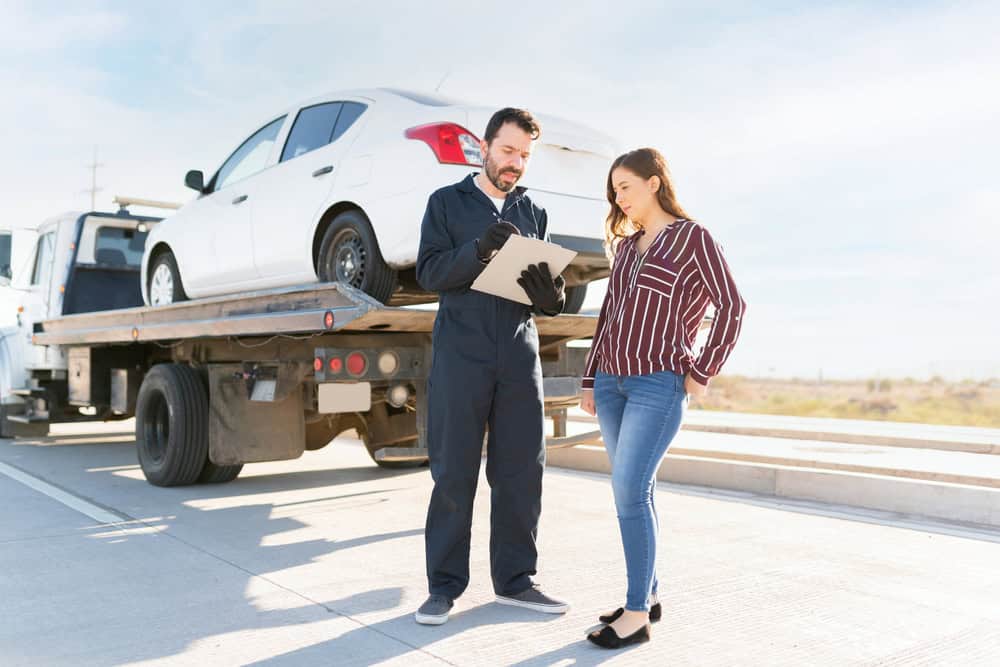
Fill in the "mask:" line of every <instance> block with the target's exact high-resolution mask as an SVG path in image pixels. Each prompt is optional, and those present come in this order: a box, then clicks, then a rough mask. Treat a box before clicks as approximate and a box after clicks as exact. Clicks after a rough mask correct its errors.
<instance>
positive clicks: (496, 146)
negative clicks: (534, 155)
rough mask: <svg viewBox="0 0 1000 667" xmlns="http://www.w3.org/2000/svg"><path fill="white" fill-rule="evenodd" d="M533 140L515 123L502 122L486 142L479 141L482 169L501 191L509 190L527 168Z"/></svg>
mask: <svg viewBox="0 0 1000 667" xmlns="http://www.w3.org/2000/svg"><path fill="white" fill-rule="evenodd" d="M534 143H535V142H534V141H533V140H532V138H531V135H530V134H528V133H527V132H525V131H524V130H522V129H521V128H520V127H519V126H518V125H517V123H504V124H503V125H502V126H501V127H500V131H499V132H497V136H495V137H493V141H491V142H490V143H489V144H487V143H486V142H485V141H483V142H481V144H480V147H481V148H482V150H483V155H484V159H483V171H484V172H485V173H486V178H488V179H490V182H491V183H492V184H493V185H494V186H495V187H496V188H497V189H498V190H500V191H502V192H510V191H511V190H512V189H513V188H514V186H515V185H517V182H518V181H519V180H520V179H521V176H522V175H523V174H524V170H525V169H527V168H528V158H530V157H531V149H532V146H533V144H534Z"/></svg>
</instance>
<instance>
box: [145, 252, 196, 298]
mask: <svg viewBox="0 0 1000 667" xmlns="http://www.w3.org/2000/svg"><path fill="white" fill-rule="evenodd" d="M146 287H147V294H149V305H151V306H169V305H170V304H172V303H177V302H178V301H187V294H185V293H184V283H182V282H181V272H180V270H179V269H178V268H177V260H176V259H174V253H172V252H170V251H169V250H167V251H165V252H162V253H160V254H159V255H157V256H156V258H155V259H154V260H153V262H152V264H150V267H149V285H147V286H146Z"/></svg>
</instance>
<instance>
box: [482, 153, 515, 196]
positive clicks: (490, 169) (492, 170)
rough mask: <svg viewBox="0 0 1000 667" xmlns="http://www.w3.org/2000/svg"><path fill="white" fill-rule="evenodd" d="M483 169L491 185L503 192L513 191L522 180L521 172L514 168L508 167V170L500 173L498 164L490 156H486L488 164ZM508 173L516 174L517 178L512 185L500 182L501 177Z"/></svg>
mask: <svg viewBox="0 0 1000 667" xmlns="http://www.w3.org/2000/svg"><path fill="white" fill-rule="evenodd" d="M483 167H484V170H485V171H486V178H488V179H490V183H492V184H493V185H494V187H496V189H497V190H500V191H501V192H510V191H511V190H513V189H514V186H515V185H517V182H518V180H520V178H521V172H520V171H518V170H517V169H514V168H512V167H507V168H506V169H503V170H501V171H498V170H497V165H496V163H495V162H493V160H491V159H490V156H489V155H487V156H486V164H485V165H483ZM508 172H509V173H511V174H514V176H515V178H514V180H513V181H511V182H510V183H505V182H504V181H501V180H500V177H501V176H503V175H504V174H506V173H508Z"/></svg>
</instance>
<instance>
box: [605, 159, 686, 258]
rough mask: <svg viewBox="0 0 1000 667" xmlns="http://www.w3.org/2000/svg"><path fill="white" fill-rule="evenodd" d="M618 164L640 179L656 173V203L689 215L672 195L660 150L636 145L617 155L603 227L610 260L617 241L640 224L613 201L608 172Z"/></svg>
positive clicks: (675, 213)
mask: <svg viewBox="0 0 1000 667" xmlns="http://www.w3.org/2000/svg"><path fill="white" fill-rule="evenodd" d="M619 167H622V168H623V169H628V170H629V171H631V172H632V173H633V174H635V175H636V176H638V177H639V178H641V179H643V180H649V179H650V178H651V177H653V176H658V177H659V178H660V189H659V190H657V191H656V200H657V202H659V204H660V208H662V209H663V210H664V211H666V212H667V213H669V214H670V215H672V216H674V217H675V218H684V219H688V217H689V216H688V214H687V213H686V212H685V211H684V208H683V207H682V206H681V205H680V204H679V203H678V202H677V196H676V195H675V194H674V183H673V180H671V178H670V169H669V168H668V167H667V161H666V159H664V157H663V155H661V154H660V151H658V150H656V149H655V148H637V149H636V150H634V151H629V152H628V153H625V154H624V155H619V156H618V158H617V159H615V161H614V162H613V163H612V164H611V169H609V170H608V203H609V204H611V211H610V212H609V213H608V218H607V221H606V223H605V226H604V248H605V250H606V251H607V253H608V258H609V259H612V260H613V259H614V256H615V253H616V252H617V250H618V244H619V243H621V242H622V240H623V239H625V238H628V237H629V236H631V235H632V234H634V233H635V232H637V231H639V229H641V227H640V226H639V225H636V224H635V223H633V222H632V221H631V220H629V219H628V216H626V215H625V213H624V211H622V210H621V209H620V208H618V204H616V203H615V186H614V184H613V183H612V182H611V174H613V173H614V171H615V169H618V168H619Z"/></svg>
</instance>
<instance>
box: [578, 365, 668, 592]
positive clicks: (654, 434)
mask: <svg viewBox="0 0 1000 667" xmlns="http://www.w3.org/2000/svg"><path fill="white" fill-rule="evenodd" d="M594 403H595V404H596V407H597V419H598V421H599V422H600V424H601V435H602V437H603V438H604V447H605V448H606V449H607V451H608V458H609V459H610V461H611V486H612V488H613V489H614V493H615V507H616V509H617V511H618V525H619V527H620V528H621V534H622V546H624V548H625V568H626V571H627V573H628V595H627V596H626V599H625V608H626V609H629V610H632V611H644V610H648V609H649V598H650V596H652V595H655V594H656V592H657V586H658V582H657V579H656V542H657V537H658V535H659V519H658V517H657V514H656V504H655V501H654V496H655V493H654V490H655V487H656V471H657V469H658V468H659V467H660V462H661V461H663V457H664V455H665V454H666V453H667V447H668V446H670V442H671V441H672V440H673V439H674V436H675V435H677V431H678V430H679V429H680V426H681V419H682V418H683V416H684V410H685V409H686V407H687V394H686V393H685V391H684V376H683V375H678V374H677V373H671V372H669V371H663V372H660V373H653V374H652V375H632V376H617V375H608V374H606V373H598V374H597V377H596V378H595V380H594Z"/></svg>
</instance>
